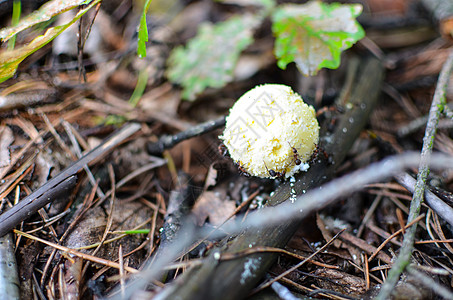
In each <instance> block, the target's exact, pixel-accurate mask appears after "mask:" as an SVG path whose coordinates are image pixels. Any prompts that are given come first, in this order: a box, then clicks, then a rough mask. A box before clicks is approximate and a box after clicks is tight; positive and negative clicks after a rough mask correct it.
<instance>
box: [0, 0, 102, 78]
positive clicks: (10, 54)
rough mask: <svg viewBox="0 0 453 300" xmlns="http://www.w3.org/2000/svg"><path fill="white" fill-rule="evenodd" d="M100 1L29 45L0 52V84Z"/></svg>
mask: <svg viewBox="0 0 453 300" xmlns="http://www.w3.org/2000/svg"><path fill="white" fill-rule="evenodd" d="M100 1H101V0H95V1H93V2H92V3H91V4H90V5H89V6H87V7H86V8H84V9H83V10H81V11H79V12H78V13H77V15H76V16H75V17H74V19H72V20H71V21H70V22H69V23H67V24H64V25H60V26H55V27H51V28H49V29H47V31H46V32H45V33H44V35H40V36H38V37H36V38H35V39H34V40H32V41H31V42H30V43H29V44H27V45H25V46H22V47H20V48H16V49H14V50H6V51H3V52H0V83H1V82H3V81H5V80H7V79H8V78H10V77H12V76H13V75H14V73H15V72H16V69H17V67H18V66H19V64H20V63H21V62H22V61H23V60H24V59H25V58H27V57H28V56H29V55H31V54H32V53H34V52H35V51H37V50H38V49H40V48H42V47H43V46H45V45H46V44H48V43H49V42H51V41H52V40H53V39H54V38H56V37H57V36H58V35H59V34H60V33H62V32H63V31H64V30H66V29H67V28H68V27H69V26H71V25H72V24H74V23H75V22H76V21H77V20H78V19H80V18H81V17H82V16H83V15H84V14H85V13H86V12H87V11H88V10H90V9H91V8H92V7H93V6H94V5H96V4H97V3H99V2H100Z"/></svg>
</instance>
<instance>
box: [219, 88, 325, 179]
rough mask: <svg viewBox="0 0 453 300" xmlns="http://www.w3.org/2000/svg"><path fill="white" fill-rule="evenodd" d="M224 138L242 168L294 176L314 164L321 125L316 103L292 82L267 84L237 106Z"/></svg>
mask: <svg viewBox="0 0 453 300" xmlns="http://www.w3.org/2000/svg"><path fill="white" fill-rule="evenodd" d="M219 138H220V139H221V140H222V141H223V143H224V144H225V146H226V148H227V149H228V152H229V154H230V156H231V158H232V159H233V160H234V161H235V162H236V163H237V164H238V166H239V167H240V170H241V173H243V174H250V175H252V176H257V177H262V178H276V177H286V178H288V177H291V176H292V175H294V174H295V173H297V172H299V171H306V170H307V169H308V167H309V165H308V163H307V162H308V161H309V160H310V158H311V156H312V154H313V152H314V151H315V149H316V147H317V144H318V139H319V124H318V121H317V120H316V113H315V110H314V108H313V107H312V106H310V105H308V104H306V103H305V102H304V101H303V99H302V97H301V96H300V95H299V94H297V93H295V92H294V91H293V90H292V89H291V87H289V86H286V85H281V84H264V85H260V86H257V87H255V88H253V89H251V90H250V91H248V92H246V93H245V94H244V95H243V96H242V97H240V98H239V100H238V101H237V102H236V103H235V104H234V105H233V107H232V108H231V109H230V114H229V115H228V116H227V118H226V125H225V131H224V132H223V135H221V136H219Z"/></svg>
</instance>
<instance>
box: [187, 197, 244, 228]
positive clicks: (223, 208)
mask: <svg viewBox="0 0 453 300" xmlns="http://www.w3.org/2000/svg"><path fill="white" fill-rule="evenodd" d="M235 209H236V205H235V203H234V201H231V200H228V199H226V197H225V195H223V194H220V193H219V192H212V191H206V192H204V193H203V194H202V195H201V196H200V197H199V198H198V200H197V202H196V203H195V205H194V207H193V209H192V214H193V215H194V216H195V218H196V223H197V225H199V226H202V225H203V224H204V223H205V221H206V219H207V218H209V223H210V224H212V225H220V224H222V223H223V222H225V221H226V219H227V218H228V217H229V216H231V215H232V214H233V212H234V210H235Z"/></svg>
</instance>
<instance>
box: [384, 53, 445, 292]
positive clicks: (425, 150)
mask: <svg viewBox="0 0 453 300" xmlns="http://www.w3.org/2000/svg"><path fill="white" fill-rule="evenodd" d="M452 68H453V51H451V52H450V55H449V56H448V58H447V61H446V62H445V64H444V66H443V68H442V70H441V72H440V75H439V81H438V83H437V87H436V91H435V93H434V98H433V102H432V103H431V108H430V111H429V117H428V123H427V125H426V130H425V137H424V138H423V147H422V152H421V159H420V164H419V172H418V176H417V183H416V185H415V192H414V195H413V197H412V202H411V207H410V211H409V217H408V219H407V222H408V223H410V222H412V221H413V220H414V219H415V218H417V217H418V215H419V214H420V207H421V204H422V202H423V196H424V193H425V187H426V179H427V177H428V174H429V168H428V163H429V159H430V156H431V153H432V149H433V144H434V138H435V135H436V130H437V125H438V124H439V118H440V116H441V113H442V111H443V108H444V107H445V104H446V100H445V94H446V89H447V86H448V81H449V76H450V73H451V71H452ZM416 229H417V224H414V225H413V226H412V227H410V228H408V230H407V231H406V234H405V235H404V241H403V245H402V247H401V251H400V254H399V256H398V258H397V259H396V261H395V263H394V264H393V267H392V269H391V270H390V272H389V275H388V277H387V280H386V281H385V282H384V284H383V285H382V288H381V291H380V293H379V295H378V296H377V298H376V299H381V300H384V299H388V298H389V296H390V294H391V293H392V291H393V288H394V286H395V285H396V283H397V282H398V279H399V277H400V275H401V273H402V272H403V271H404V270H405V268H406V267H407V266H408V265H409V263H410V258H411V255H412V250H413V248H414V239H415V231H416Z"/></svg>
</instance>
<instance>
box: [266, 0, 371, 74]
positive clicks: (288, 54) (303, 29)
mask: <svg viewBox="0 0 453 300" xmlns="http://www.w3.org/2000/svg"><path fill="white" fill-rule="evenodd" d="M361 12H362V6H361V5H360V4H339V3H332V4H326V3H322V2H320V1H311V2H308V3H306V4H303V5H297V4H287V5H282V6H279V7H278V8H277V10H275V12H274V13H273V14H272V21H273V24H272V31H273V32H274V35H275V37H276V40H275V48H274V52H275V55H276V56H277V59H278V62H277V64H278V66H279V67H280V68H282V69H285V68H286V66H287V65H288V64H289V63H291V62H295V63H296V65H297V67H298V69H299V71H300V72H301V73H302V74H304V75H307V76H309V75H315V74H316V73H317V71H318V70H319V69H321V68H329V69H335V68H338V66H339V65H340V55H341V52H342V51H343V50H346V49H348V48H350V47H352V45H353V44H354V43H355V42H357V41H358V40H360V39H361V38H363V37H364V36H365V32H364V30H363V28H362V27H361V26H360V24H359V23H358V22H357V21H356V19H355V18H356V17H357V16H358V15H360V13H361Z"/></svg>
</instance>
